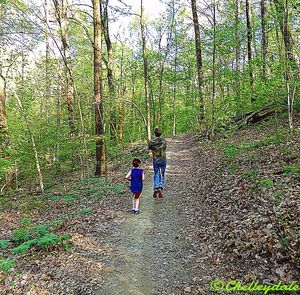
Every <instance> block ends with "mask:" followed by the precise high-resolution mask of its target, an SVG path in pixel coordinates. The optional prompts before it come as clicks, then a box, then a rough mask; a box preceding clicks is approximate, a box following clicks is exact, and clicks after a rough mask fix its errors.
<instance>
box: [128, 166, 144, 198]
mask: <svg viewBox="0 0 300 295" xmlns="http://www.w3.org/2000/svg"><path fill="white" fill-rule="evenodd" d="M130 190H131V192H132V193H140V192H142V190H143V169H138V168H133V169H132V170H131V184H130Z"/></svg>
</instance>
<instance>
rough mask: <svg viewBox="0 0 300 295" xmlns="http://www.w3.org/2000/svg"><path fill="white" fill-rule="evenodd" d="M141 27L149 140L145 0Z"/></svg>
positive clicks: (149, 136)
mask: <svg viewBox="0 0 300 295" xmlns="http://www.w3.org/2000/svg"><path fill="white" fill-rule="evenodd" d="M140 27H141V37H142V48H143V61H144V92H145V100H146V119H147V140H148V142H149V141H150V139H151V126H150V124H151V123H150V120H151V118H150V100H149V91H148V57H147V48H146V36H145V20H144V7H143V0H141V15H140Z"/></svg>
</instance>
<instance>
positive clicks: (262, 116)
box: [233, 104, 276, 129]
mask: <svg viewBox="0 0 300 295" xmlns="http://www.w3.org/2000/svg"><path fill="white" fill-rule="evenodd" d="M275 112H276V106H275V105H274V104H268V105H266V106H264V107H263V108H261V109H259V110H257V111H253V112H248V113H245V114H243V115H239V116H237V117H234V118H233V123H236V124H238V127H237V128H238V129H240V128H242V127H244V126H246V125H248V124H250V123H252V124H254V123H257V122H260V121H265V120H268V119H269V118H270V117H271V116H272V115H273V114H274V113H275Z"/></svg>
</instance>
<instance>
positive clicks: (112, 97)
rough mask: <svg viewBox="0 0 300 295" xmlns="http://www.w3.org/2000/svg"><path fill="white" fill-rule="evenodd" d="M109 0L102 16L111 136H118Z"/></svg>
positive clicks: (104, 5)
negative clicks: (108, 9)
mask: <svg viewBox="0 0 300 295" xmlns="http://www.w3.org/2000/svg"><path fill="white" fill-rule="evenodd" d="M107 6H108V0H106V2H105V3H104V4H103V6H101V7H103V13H102V14H101V16H102V27H103V33H104V38H105V43H106V49H107V81H108V89H109V96H110V100H109V103H110V114H109V122H110V137H111V138H116V139H118V138H117V133H116V130H117V114H116V112H117V110H116V103H115V95H116V90H115V83H114V75H113V64H114V59H113V49H112V44H111V40H110V36H109V26H108V12H107Z"/></svg>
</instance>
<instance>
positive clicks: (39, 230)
mask: <svg viewBox="0 0 300 295" xmlns="http://www.w3.org/2000/svg"><path fill="white" fill-rule="evenodd" d="M31 232H32V235H33V236H34V237H36V238H40V237H42V236H44V235H46V234H47V233H49V227H48V226H47V225H37V226H33V227H32V228H31Z"/></svg>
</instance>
